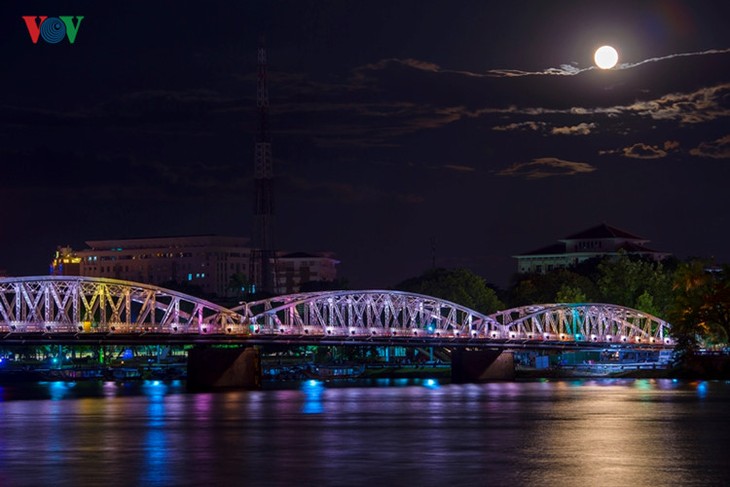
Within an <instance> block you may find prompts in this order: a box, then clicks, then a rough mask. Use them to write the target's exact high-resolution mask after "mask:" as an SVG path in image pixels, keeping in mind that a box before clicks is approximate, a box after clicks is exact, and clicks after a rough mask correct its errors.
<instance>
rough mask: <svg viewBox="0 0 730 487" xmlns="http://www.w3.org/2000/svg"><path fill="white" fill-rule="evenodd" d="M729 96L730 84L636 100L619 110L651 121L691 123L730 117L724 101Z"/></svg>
mask: <svg viewBox="0 0 730 487" xmlns="http://www.w3.org/2000/svg"><path fill="white" fill-rule="evenodd" d="M728 94H730V83H723V84H719V85H715V86H711V87H704V88H700V89H698V90H696V91H693V92H691V93H669V94H666V95H664V96H662V97H660V98H656V99H653V100H642V101H637V102H635V103H633V104H631V105H628V106H624V107H616V108H618V109H619V110H620V111H625V112H634V113H637V114H638V115H642V116H649V117H651V118H652V119H654V120H679V121H680V122H681V123H685V124H694V123H700V122H707V121H710V120H715V119H717V118H719V117H727V116H728V115H730V109H728V108H727V107H726V106H725V105H726V104H725V102H723V100H724V99H725V98H727V96H728Z"/></svg>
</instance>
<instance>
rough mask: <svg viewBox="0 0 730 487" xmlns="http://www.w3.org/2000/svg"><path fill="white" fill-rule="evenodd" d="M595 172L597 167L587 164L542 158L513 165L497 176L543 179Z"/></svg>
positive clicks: (554, 158)
mask: <svg viewBox="0 0 730 487" xmlns="http://www.w3.org/2000/svg"><path fill="white" fill-rule="evenodd" d="M595 170H596V168H595V167H593V166H591V165H590V164H588V163H586V162H574V161H565V160H562V159H558V158H556V157H541V158H538V159H533V160H532V161H530V162H518V163H515V164H512V165H511V166H509V167H508V168H506V169H503V170H501V171H499V172H498V173H497V175H498V176H514V177H524V178H525V179H542V178H547V177H551V176H574V175H576V174H581V173H589V172H593V171H595Z"/></svg>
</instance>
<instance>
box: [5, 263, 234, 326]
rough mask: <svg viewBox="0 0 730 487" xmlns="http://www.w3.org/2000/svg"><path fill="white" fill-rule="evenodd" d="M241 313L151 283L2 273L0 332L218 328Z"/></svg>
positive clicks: (232, 323)
mask: <svg viewBox="0 0 730 487" xmlns="http://www.w3.org/2000/svg"><path fill="white" fill-rule="evenodd" d="M242 321H243V319H242V317H241V316H240V315H238V314H237V313H234V312H232V311H230V310H228V309H226V308H224V307H222V306H218V305H217V304H214V303H211V302H209V301H206V300H203V299H199V298H195V297H193V296H189V295H187V294H184V293H180V292H177V291H172V290H169V289H164V288H161V287H158V286H152V285H149V284H141V283H138V282H131V281H122V280H118V279H107V278H98V277H79V276H29V277H11V278H3V279H0V333H23V332H30V333H35V332H43V333H71V332H74V333H80V332H95V333H145V332H148V333H181V334H182V333H201V334H203V333H208V332H211V333H215V332H222V331H223V330H224V329H228V328H231V329H232V327H233V326H240V324H241V323H242Z"/></svg>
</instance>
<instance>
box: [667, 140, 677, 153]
mask: <svg viewBox="0 0 730 487" xmlns="http://www.w3.org/2000/svg"><path fill="white" fill-rule="evenodd" d="M677 149H679V142H678V141H676V140H666V141H664V150H665V151H670V150H677Z"/></svg>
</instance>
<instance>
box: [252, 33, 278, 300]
mask: <svg viewBox="0 0 730 487" xmlns="http://www.w3.org/2000/svg"><path fill="white" fill-rule="evenodd" d="M266 66H267V61H266V48H265V47H264V45H263V42H262V43H261V45H260V46H259V48H258V69H257V81H256V110H257V115H258V133H257V135H256V144H255V147H256V149H255V156H254V208H253V225H254V227H253V249H252V250H251V263H250V267H249V268H250V270H251V274H252V277H253V282H254V284H256V286H257V287H258V290H260V291H261V292H264V293H269V294H272V293H274V292H275V291H276V289H275V282H274V272H275V269H274V264H275V251H274V242H273V236H272V233H273V232H272V226H273V223H274V163H273V160H272V157H271V136H270V134H269V91H268V87H267V80H266V78H267V74H266V72H267V69H266Z"/></svg>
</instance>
